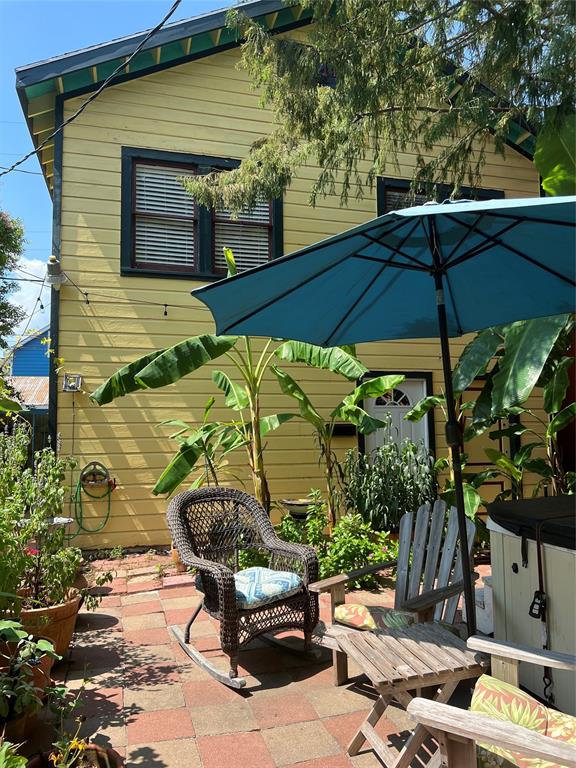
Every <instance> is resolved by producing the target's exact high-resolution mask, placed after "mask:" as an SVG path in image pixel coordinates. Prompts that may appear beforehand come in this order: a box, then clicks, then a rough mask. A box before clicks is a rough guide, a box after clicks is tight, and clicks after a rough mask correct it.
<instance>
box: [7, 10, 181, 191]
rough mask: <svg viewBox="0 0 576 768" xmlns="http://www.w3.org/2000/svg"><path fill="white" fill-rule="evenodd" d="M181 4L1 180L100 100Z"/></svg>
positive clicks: (9, 169) (11, 167) (169, 12)
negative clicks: (117, 76) (106, 89)
mask: <svg viewBox="0 0 576 768" xmlns="http://www.w3.org/2000/svg"><path fill="white" fill-rule="evenodd" d="M181 2H182V0H175V2H174V3H173V5H172V7H171V8H170V10H169V11H168V13H167V14H166V15H165V16H164V18H163V19H162V21H161V22H160V23H158V24H157V25H156V26H155V27H154V29H151V30H150V32H148V34H147V35H146V37H145V38H144V39H143V40H142V41H141V42H140V43H139V45H137V46H136V48H135V49H134V51H132V53H131V54H130V56H128V58H127V59H126V60H125V61H123V62H122V63H121V64H119V65H118V66H117V67H116V69H115V70H114V71H113V72H112V73H111V74H110V75H108V77H107V78H106V80H104V82H103V83H102V85H101V86H100V87H99V88H98V89H97V90H96V91H94V93H93V94H92V95H91V96H90V97H89V98H88V99H86V101H85V102H84V103H83V104H81V105H80V106H79V107H78V109H77V110H76V112H74V114H73V115H70V117H69V118H67V119H66V120H64V122H63V123H61V124H60V125H59V126H58V127H57V128H56V130H55V131H53V132H52V133H51V134H50V135H49V136H47V137H46V138H45V139H44V141H42V142H41V143H40V144H38V146H37V147H35V148H34V149H33V150H31V151H30V152H28V154H27V155H24V157H21V158H20V160H17V161H16V162H15V163H13V164H12V165H11V166H10V167H9V168H6V169H5V170H3V171H0V178H1V177H2V176H6V174H8V173H11V172H12V171H15V170H16V169H17V168H18V166H19V165H22V163H25V162H26V160H28V159H29V158H31V157H32V156H33V155H37V154H38V152H40V150H42V149H44V147H45V146H46V145H47V144H48V143H49V142H50V141H52V139H53V138H54V137H55V136H57V135H58V134H59V133H60V132H61V131H62V130H63V129H64V128H65V127H66V126H67V125H70V123H72V122H73V121H74V120H76V118H77V117H79V116H80V115H81V114H82V112H84V110H85V109H86V107H87V106H88V105H89V104H91V103H92V102H93V101H94V99H97V98H98V96H100V94H101V93H102V91H103V90H104V89H105V88H107V87H108V86H109V85H110V83H111V82H112V80H114V78H115V77H116V75H118V74H119V73H120V72H122V70H124V69H126V67H127V66H128V65H129V64H130V62H131V61H132V59H133V58H134V57H135V56H137V55H138V54H139V53H140V51H141V50H142V48H143V47H144V46H145V45H146V43H147V42H148V40H150V38H151V37H153V36H154V35H155V34H156V33H157V32H159V31H160V30H161V29H162V27H163V26H164V24H166V22H167V21H168V19H169V18H170V17H171V16H172V15H173V13H174V12H175V11H176V9H177V8H178V6H179V5H180V3H181ZM29 173H30V171H29Z"/></svg>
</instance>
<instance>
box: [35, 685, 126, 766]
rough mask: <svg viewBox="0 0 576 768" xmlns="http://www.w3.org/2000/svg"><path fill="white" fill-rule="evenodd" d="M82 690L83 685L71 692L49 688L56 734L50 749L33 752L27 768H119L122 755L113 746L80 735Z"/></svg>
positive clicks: (64, 689)
mask: <svg viewBox="0 0 576 768" xmlns="http://www.w3.org/2000/svg"><path fill="white" fill-rule="evenodd" d="M83 690H84V687H83V686H82V687H81V688H80V689H79V690H78V691H77V692H76V693H72V692H71V691H70V690H69V688H67V687H66V686H65V685H59V686H54V687H53V688H51V689H50V698H49V706H50V710H51V712H52V714H53V716H54V718H55V722H54V727H55V730H56V734H57V737H56V739H55V741H54V742H53V744H52V750H51V751H50V752H40V753H38V754H37V755H34V756H33V757H32V758H30V760H29V761H28V764H27V768H120V767H121V766H122V765H123V760H122V758H121V757H120V755H118V753H117V752H115V751H114V750H113V749H106V748H104V747H100V746H99V745H97V744H90V743H89V742H87V741H86V739H84V738H82V737H81V735H80V731H81V729H82V724H83V722H84V718H83V717H82V716H81V715H80V714H79V712H78V710H79V709H80V707H81V706H82V704H83V701H82V693H83ZM71 722H72V723H74V726H72V727H71V725H70V724H71Z"/></svg>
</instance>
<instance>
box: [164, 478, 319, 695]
mask: <svg viewBox="0 0 576 768" xmlns="http://www.w3.org/2000/svg"><path fill="white" fill-rule="evenodd" d="M168 526H169V528H170V531H171V533H172V539H173V541H174V546H175V547H176V549H177V550H178V553H179V555H180V558H181V560H182V562H183V563H184V564H185V565H187V566H188V567H191V568H195V569H196V571H197V572H198V576H199V579H198V585H199V588H200V589H201V591H202V592H203V593H204V599H203V600H202V601H201V602H200V603H199V604H198V605H197V606H196V608H195V610H194V612H193V613H192V616H191V618H190V620H189V622H188V624H187V625H186V628H185V630H184V632H182V630H181V629H180V628H179V627H171V628H170V629H171V631H172V633H173V634H174V636H175V637H176V639H177V640H178V642H179V644H180V646H181V647H182V649H183V650H184V651H185V652H186V653H187V654H188V655H189V656H190V657H191V658H192V659H193V660H194V661H195V662H196V663H197V664H199V665H200V666H201V667H202V668H203V669H205V670H206V671H207V672H208V673H209V674H211V675H212V676H213V677H214V678H215V679H217V680H219V681H220V682H222V683H224V684H225V685H229V686H231V687H232V688H243V687H244V686H245V685H246V680H245V679H244V678H242V677H238V652H239V650H240V648H242V647H243V646H245V645H246V644H247V643H248V642H250V640H252V639H253V638H255V637H257V636H258V635H263V634H264V633H267V632H274V631H277V630H285V629H300V630H302V631H303V632H304V648H305V649H306V650H308V649H309V648H310V647H311V638H312V631H313V629H314V627H315V626H316V624H317V623H318V596H317V595H316V594H314V593H312V592H310V591H309V590H308V584H310V583H311V582H313V581H315V580H316V579H317V577H318V559H317V557H316V552H315V551H314V550H313V549H312V548H311V547H306V546H302V545H299V544H290V543H287V542H285V541H282V540H281V539H279V538H278V536H277V535H276V533H275V532H274V528H273V527H272V524H271V523H270V520H269V519H268V516H267V514H266V512H265V511H264V509H263V507H262V506H261V505H260V504H259V503H258V501H256V499H254V498H253V497H252V496H249V495H248V494H246V493H242V492H241V491H237V490H234V489H232V488H220V487H216V488H201V489H199V490H194V491H186V492H185V493H181V494H179V495H178V496H175V497H174V498H173V499H172V501H171V502H170V505H169V507H168ZM243 549H251V550H254V549H257V550H259V551H262V552H263V553H266V554H269V556H270V562H269V568H270V569H271V571H274V572H278V571H280V572H282V573H281V574H279V576H278V578H277V582H278V581H280V582H283V587H282V590H283V591H280V590H278V583H275V584H272V585H268V586H266V588H265V591H266V592H267V594H263V593H262V591H260V593H259V595H258V594H252V595H249V596H248V597H247V596H246V595H243V594H242V589H241V588H240V592H239V583H240V582H238V580H237V579H238V577H237V579H235V573H237V572H238V553H239V551H241V550H243ZM249 571H250V573H249ZM264 571H266V569H248V570H247V571H242V572H241V573H242V576H245V577H246V576H250V577H254V576H256V578H260V576H261V574H264V576H266V577H268V576H270V574H271V572H270V571H266V573H264ZM271 578H274V574H273V573H272V574H271ZM284 582H288V583H287V584H285V583H284ZM244 583H245V582H244ZM286 587H288V588H286ZM268 594H270V595H271V596H270V597H268V596H267V595H268ZM202 609H204V610H205V611H206V613H208V614H209V615H210V616H212V617H213V618H215V619H218V621H219V622H220V641H221V645H222V650H223V652H224V653H225V654H226V655H227V656H228V657H229V658H230V671H229V673H228V675H226V674H225V673H223V672H222V671H221V670H219V669H217V668H216V667H215V666H214V665H213V664H211V663H210V661H209V660H208V659H206V658H205V657H204V656H203V655H202V654H201V653H200V652H199V651H198V650H197V649H196V648H194V646H193V645H191V644H190V628H191V626H192V623H193V622H194V620H195V619H196V617H197V616H198V614H199V613H200V611H201V610H202Z"/></svg>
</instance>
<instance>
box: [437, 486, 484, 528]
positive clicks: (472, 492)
mask: <svg viewBox="0 0 576 768" xmlns="http://www.w3.org/2000/svg"><path fill="white" fill-rule="evenodd" d="M462 491H463V493H464V512H465V513H466V517H469V518H470V519H471V520H474V518H475V517H476V512H478V508H479V506H480V505H481V504H482V498H481V497H480V494H479V493H478V491H477V490H476V488H474V486H473V485H470V483H462ZM440 496H441V498H442V500H443V501H445V502H446V504H448V505H449V506H451V507H455V506H456V491H455V490H454V488H450V489H449V490H447V491H444V492H443V493H441V494H440Z"/></svg>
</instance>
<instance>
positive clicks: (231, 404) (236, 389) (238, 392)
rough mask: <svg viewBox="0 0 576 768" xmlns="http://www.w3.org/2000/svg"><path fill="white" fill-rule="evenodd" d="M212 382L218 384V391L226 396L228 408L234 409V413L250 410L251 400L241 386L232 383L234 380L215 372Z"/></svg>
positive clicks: (220, 372)
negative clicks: (245, 409)
mask: <svg viewBox="0 0 576 768" xmlns="http://www.w3.org/2000/svg"><path fill="white" fill-rule="evenodd" d="M212 381H213V382H214V384H216V386H217V387H218V389H221V390H222V392H224V394H225V395H226V400H225V403H226V405H227V407H228V408H232V409H233V410H234V411H242V410H243V409H244V408H248V406H249V405H250V398H249V397H248V393H247V392H246V390H245V389H244V387H243V386H242V385H241V384H237V383H236V382H235V381H232V379H231V378H230V377H229V376H227V375H226V374H225V373H223V372H222V371H213V372H212Z"/></svg>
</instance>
